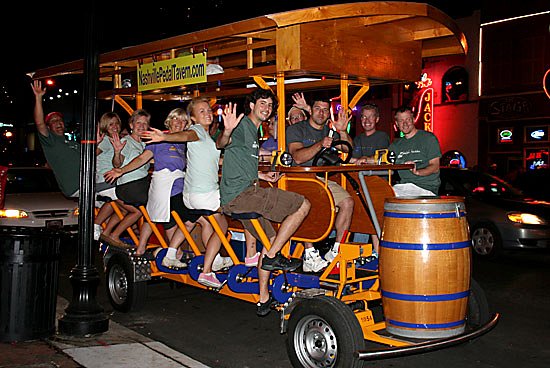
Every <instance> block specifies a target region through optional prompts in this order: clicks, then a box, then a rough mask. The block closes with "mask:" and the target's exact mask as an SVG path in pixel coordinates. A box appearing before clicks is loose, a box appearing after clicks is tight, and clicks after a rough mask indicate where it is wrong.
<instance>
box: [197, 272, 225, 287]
mask: <svg viewBox="0 0 550 368" xmlns="http://www.w3.org/2000/svg"><path fill="white" fill-rule="evenodd" d="M197 281H198V282H199V284H202V285H204V286H209V287H212V288H216V289H217V288H219V287H221V286H222V285H223V284H222V283H221V282H220V280H218V279H217V278H216V274H215V273H214V272H209V273H204V272H201V274H200V275H199V279H198V280H197Z"/></svg>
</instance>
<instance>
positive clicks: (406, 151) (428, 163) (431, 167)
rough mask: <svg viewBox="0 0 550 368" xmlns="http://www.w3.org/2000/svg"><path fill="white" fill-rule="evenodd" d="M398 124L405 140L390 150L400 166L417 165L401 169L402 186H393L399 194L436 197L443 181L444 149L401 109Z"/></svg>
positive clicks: (435, 138)
mask: <svg viewBox="0 0 550 368" xmlns="http://www.w3.org/2000/svg"><path fill="white" fill-rule="evenodd" d="M395 123H396V124H397V127H398V128H399V130H400V131H401V132H402V133H403V137H402V138H399V139H397V140H395V141H394V142H392V143H391V144H390V146H389V150H390V151H393V152H394V153H395V163H396V164H414V168H412V169H411V170H398V173H399V177H400V180H399V183H398V184H395V185H394V186H393V189H394V192H395V195H396V196H398V197H401V196H436V195H437V193H438V191H439V185H440V184H441V180H440V179H439V159H440V157H441V149H440V148H439V141H438V140H437V137H436V136H435V135H434V134H433V133H431V132H427V131H425V130H418V129H416V127H415V126H414V116H413V112H412V110H411V109H410V108H409V107H401V108H399V109H398V110H397V111H396V113H395Z"/></svg>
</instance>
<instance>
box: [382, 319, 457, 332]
mask: <svg viewBox="0 0 550 368" xmlns="http://www.w3.org/2000/svg"><path fill="white" fill-rule="evenodd" d="M388 323H390V324H392V325H394V326H397V327H407V328H424V329H426V330H428V329H436V328H449V327H457V326H460V325H463V324H464V323H466V320H464V319H461V320H460V321H454V322H448V323H409V322H401V321H396V320H393V319H390V320H388Z"/></svg>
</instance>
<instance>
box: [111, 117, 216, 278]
mask: <svg viewBox="0 0 550 368" xmlns="http://www.w3.org/2000/svg"><path fill="white" fill-rule="evenodd" d="M164 125H165V126H166V127H167V128H168V129H169V131H170V132H174V133H175V132H181V131H182V130H184V129H186V128H187V127H188V126H189V118H188V116H187V114H186V113H185V110H184V109H181V108H176V109H173V110H172V111H170V113H169V114H168V116H167V118H166V120H165V122H164ZM143 133H144V132H142V134H143ZM186 150H187V148H186V145H185V143H158V144H147V145H146V147H145V149H144V151H143V153H142V154H141V155H139V156H137V157H136V158H135V159H133V160H132V161H131V162H129V163H128V164H126V165H124V166H122V167H120V168H115V169H113V170H111V171H109V172H108V173H106V174H105V178H106V179H107V180H108V181H113V180H115V179H116V178H118V177H120V176H122V175H124V174H125V173H130V172H132V171H133V170H136V169H138V168H140V167H142V166H144V165H146V164H147V166H148V164H149V162H150V161H151V160H154V162H155V165H154V171H153V174H152V176H151V184H150V186H149V194H148V201H147V206H146V208H147V213H148V214H149V216H150V218H151V220H152V221H153V222H157V223H162V224H163V225H164V229H165V230H166V235H167V237H168V239H169V241H170V245H169V248H168V250H167V252H166V256H165V257H164V259H163V260H162V265H163V266H165V267H169V268H184V267H186V266H187V265H186V264H185V263H184V262H181V261H180V260H178V259H177V257H176V253H177V248H178V247H179V245H180V244H181V243H182V242H183V240H184V238H185V237H184V235H183V233H182V232H181V231H180V230H179V229H178V227H177V226H176V222H175V220H174V218H173V216H172V215H171V211H176V212H177V213H178V214H179V215H180V217H181V219H182V221H184V222H185V225H186V227H187V228H188V229H189V230H191V229H192V228H193V226H194V225H195V222H196V221H197V220H198V216H194V215H191V214H189V213H188V209H186V208H185V206H184V204H183V199H182V196H181V193H182V192H183V187H184V172H185V168H186V157H185V154H186ZM203 224H204V225H203ZM201 225H202V226H210V224H208V222H207V221H206V220H203V221H202V222H201ZM151 233H152V229H151V227H150V226H149V224H148V223H144V224H143V226H142V228H141V229H140V235H139V244H138V248H137V250H136V255H138V256H140V255H143V254H144V252H145V250H146V247H147V241H148V240H149V237H150V236H151Z"/></svg>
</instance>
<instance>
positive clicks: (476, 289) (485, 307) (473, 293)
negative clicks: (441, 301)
mask: <svg viewBox="0 0 550 368" xmlns="http://www.w3.org/2000/svg"><path fill="white" fill-rule="evenodd" d="M490 318H491V315H490V313H489V302H488V301H487V297H486V296H485V291H483V289H482V288H481V286H479V284H478V283H477V281H476V280H474V279H471V280H470V297H469V298H468V311H467V313H466V328H467V329H470V330H472V329H476V328H477V327H480V326H482V325H484V324H485V323H487V322H489V319H490Z"/></svg>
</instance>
